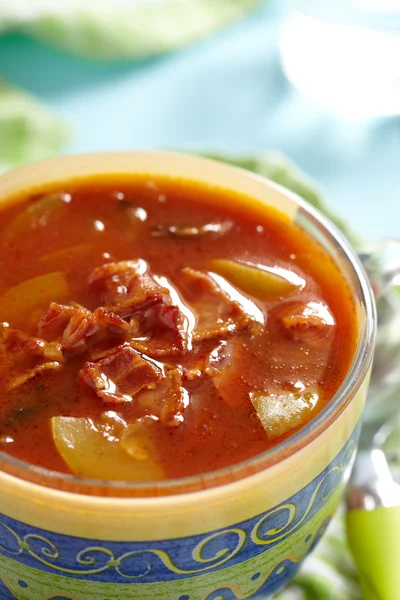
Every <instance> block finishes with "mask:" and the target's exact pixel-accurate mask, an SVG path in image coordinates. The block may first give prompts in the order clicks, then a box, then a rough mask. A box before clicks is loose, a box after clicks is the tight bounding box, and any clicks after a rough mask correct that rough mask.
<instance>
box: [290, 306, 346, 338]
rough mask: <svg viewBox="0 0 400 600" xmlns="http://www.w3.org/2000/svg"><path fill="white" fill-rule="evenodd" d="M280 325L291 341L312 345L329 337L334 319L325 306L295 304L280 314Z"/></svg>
mask: <svg viewBox="0 0 400 600" xmlns="http://www.w3.org/2000/svg"><path fill="white" fill-rule="evenodd" d="M281 323H282V325H283V327H284V328H285V330H286V332H287V333H288V335H289V336H290V337H291V338H292V339H294V340H296V341H299V342H308V343H313V342H317V341H318V340H320V339H322V338H326V337H328V336H330V335H331V333H332V331H333V329H334V326H335V319H334V317H333V315H332V313H331V312H330V310H329V308H328V307H327V306H326V305H325V304H322V303H320V302H307V303H304V302H297V303H296V304H291V305H290V306H289V308H286V309H285V310H284V311H283V312H282V314H281Z"/></svg>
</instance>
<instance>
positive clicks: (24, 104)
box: [0, 80, 67, 173]
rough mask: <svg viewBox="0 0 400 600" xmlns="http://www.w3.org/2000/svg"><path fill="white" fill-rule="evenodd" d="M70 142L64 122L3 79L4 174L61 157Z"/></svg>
mask: <svg viewBox="0 0 400 600" xmlns="http://www.w3.org/2000/svg"><path fill="white" fill-rule="evenodd" d="M66 139H67V128H66V126H65V125H64V123H62V121H61V120H60V119H58V118H57V117H56V116H53V115H52V114H50V113H49V112H48V111H47V110H46V109H45V108H44V107H43V106H42V105H41V104H40V103H39V102H37V101H36V100H35V99H33V98H31V97H30V96H28V95H27V94H25V93H24V92H22V91H20V90H17V89H15V88H14V87H12V86H11V85H9V84H8V83H6V82H4V81H2V80H0V173H2V172H3V171H7V169H11V168H13V167H17V166H18V165H21V164H23V163H27V162H32V161H35V160H40V159H42V158H46V157H48V156H52V155H54V154H57V153H58V152H59V151H60V150H61V148H62V146H63V145H64V143H65V142H66Z"/></svg>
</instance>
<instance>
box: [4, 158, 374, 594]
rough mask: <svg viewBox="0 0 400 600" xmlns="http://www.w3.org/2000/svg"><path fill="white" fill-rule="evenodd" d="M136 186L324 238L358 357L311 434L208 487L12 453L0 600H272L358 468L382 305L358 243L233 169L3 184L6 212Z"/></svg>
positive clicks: (178, 168) (55, 169)
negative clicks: (167, 188) (15, 203)
mask: <svg viewBox="0 0 400 600" xmlns="http://www.w3.org/2000/svg"><path fill="white" fill-rule="evenodd" d="M132 173H146V174H150V175H152V174H153V175H169V176H171V177H180V178H185V179H189V180H196V181H205V182H208V183H210V184H212V185H214V186H220V187H223V188H227V189H232V190H234V191H236V192H238V193H241V194H245V195H246V196H248V197H250V198H253V199H254V204H255V205H258V206H261V207H262V206H265V205H270V206H271V205H272V206H275V207H277V208H279V209H280V210H281V211H283V212H285V213H286V214H287V215H288V217H289V218H290V219H293V220H296V221H297V222H298V223H300V224H301V225H302V226H303V227H305V228H306V229H308V230H309V231H310V232H311V233H312V234H313V235H315V236H317V237H318V239H319V240H320V241H322V243H324V245H325V246H326V248H327V249H328V250H329V252H330V253H331V254H332V256H333V258H334V260H335V261H337V263H338V264H339V266H340V267H341V269H342V271H343V272H344V273H345V275H346V277H347V278H348V280H349V282H350V284H351V286H352V289H353V291H354V297H355V299H356V302H357V307H358V318H359V343H358V348H357V352H356V357H355V360H354V362H353V364H352V366H351V369H350V371H349V373H348V376H347V378H346V380H345V381H344V383H343V385H342V386H341V388H340V390H339V391H338V393H337V394H336V396H335V398H334V399H333V400H332V401H331V403H330V404H329V405H328V406H327V407H326V409H324V410H323V411H322V412H321V413H320V414H319V415H318V416H317V417H316V418H315V419H314V421H313V422H312V423H311V424H310V425H308V426H307V427H305V428H303V429H302V430H301V431H300V432H298V433H297V434H295V435H294V436H293V437H292V438H291V439H289V440H288V441H287V442H285V443H284V444H281V445H280V446H277V447H276V448H275V449H273V450H272V451H269V452H267V453H265V454H263V455H260V456H258V457H256V458H254V459H252V460H249V461H246V462H244V463H241V464H239V465H235V466H234V467H232V468H230V469H224V470H221V471H217V472H215V473H210V474H207V475H205V476H203V477H197V478H189V479H186V480H180V481H173V482H163V483H160V484H157V485H155V486H154V488H153V489H152V490H149V489H148V488H144V487H143V484H142V485H136V486H134V485H132V484H123V483H116V482H114V483H107V482H94V481H85V480H79V479H78V478H75V477H72V476H62V475H57V474H55V473H51V472H49V471H46V470H44V469H38V468H33V467H30V466H29V465H26V464H24V463H22V462H20V461H17V460H13V459H11V458H10V457H7V456H6V455H5V454H0V469H1V470H0V600H11V599H15V598H17V599H19V600H50V599H52V600H67V599H68V600H157V599H160V600H239V599H240V600H242V599H245V598H260V599H261V598H267V597H269V596H270V595H273V594H274V593H275V592H276V591H277V590H279V589H280V588H281V587H283V586H285V585H286V584H287V583H288V582H289V581H290V580H291V579H292V578H293V576H294V575H295V574H296V572H297V570H298V569H299V567H300V566H301V563H302V561H303V559H304V558H305V556H307V554H308V553H309V552H311V551H312V550H313V549H314V547H315V546H316V544H317V543H318V540H319V539H320V537H321V536H322V535H323V533H324V531H325V529H326V527H327V525H328V524H329V521H330V519H331V517H332V515H333V513H334V511H335V509H336V506H337V504H338V501H339V498H340V494H341V490H342V487H343V483H344V481H345V479H346V476H347V474H348V472H349V468H350V466H351V464H352V460H353V458H354V454H355V451H356V448H357V438H358V430H359V426H358V423H359V419H360V415H361V412H362V409H363V405H364V400H365V396H366V392H367V386H368V379H369V372H370V365H371V360H372V354H373V348H374V337H375V309H374V301H373V298H372V294H371V291H370V288H369V284H368V282H367V279H366V276H365V274H364V272H363V270H362V269H361V268H360V265H359V263H358V260H357V258H356V256H355V255H354V253H353V252H352V250H351V249H350V248H349V246H348V244H347V243H346V241H345V240H344V239H343V238H342V237H341V235H340V234H339V233H338V232H337V231H336V230H335V229H334V228H333V226H332V225H330V223H329V222H327V221H326V220H325V219H324V218H323V217H322V216H320V215H319V214H317V213H316V212H315V211H314V209H312V208H311V207H309V206H308V205H307V204H306V203H305V202H304V201H302V200H300V199H299V198H297V197H296V196H295V195H293V194H291V193H289V192H288V191H286V190H284V189H283V188H280V187H279V186H277V185H276V184H273V183H271V182H269V181H268V180H266V179H262V178H259V177H256V176H254V175H251V174H250V173H248V172H246V171H242V170H240V169H236V168H234V167H230V166H227V165H223V164H221V163H216V162H213V161H210V160H205V159H200V158H195V157H191V156H184V155H178V154H173V153H155V152H154V153H152V152H149V153H146V152H145V153H134V152H132V153H109V154H94V155H83V156H68V157H62V158H58V159H55V160H52V161H46V162H43V163H38V164H36V165H33V166H29V167H25V168H22V169H19V170H16V171H13V172H11V173H8V174H7V175H4V176H3V177H2V178H1V179H0V184H1V185H0V190H1V192H0V193H1V198H0V201H2V202H4V203H5V202H7V201H8V200H9V199H11V198H12V197H14V196H15V195H16V194H17V193H18V192H20V191H22V190H26V189H29V190H32V189H35V188H40V187H41V186H43V185H45V184H49V183H56V182H59V181H65V180H70V179H76V178H82V177H88V176H91V175H100V174H104V175H107V174H108V175H115V174H121V175H129V174H132ZM252 202H253V201H252ZM99 493H101V494H103V495H102V496H100V495H99ZM128 496H133V497H128Z"/></svg>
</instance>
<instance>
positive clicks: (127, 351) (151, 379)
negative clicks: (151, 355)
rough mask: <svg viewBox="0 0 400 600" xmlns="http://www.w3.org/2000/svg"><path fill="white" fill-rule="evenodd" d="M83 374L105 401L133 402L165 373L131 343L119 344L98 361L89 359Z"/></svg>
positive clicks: (81, 376) (83, 378)
mask: <svg viewBox="0 0 400 600" xmlns="http://www.w3.org/2000/svg"><path fill="white" fill-rule="evenodd" d="M79 376H80V378H81V380H82V381H83V382H85V383H86V384H87V385H88V386H90V387H91V388H93V389H94V390H95V391H96V393H97V395H98V396H99V397H100V398H101V399H102V400H104V401H105V402H111V403H113V404H119V403H121V402H130V401H131V400H132V398H133V397H134V396H135V395H136V394H137V393H138V392H140V390H142V389H152V388H154V387H155V385H156V384H157V383H158V382H159V381H160V380H161V378H162V373H161V370H160V369H158V368H157V367H156V366H155V365H154V364H153V363H151V362H150V361H148V360H145V359H144V358H143V357H142V356H141V355H140V354H139V353H138V352H135V350H133V348H131V347H130V346H128V345H123V346H118V347H117V348H115V349H114V351H112V352H110V353H109V354H108V355H107V356H105V357H104V358H102V359H101V360H99V361H98V362H87V363H86V364H85V366H84V367H83V369H81V371H80V373H79Z"/></svg>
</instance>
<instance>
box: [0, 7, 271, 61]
mask: <svg viewBox="0 0 400 600" xmlns="http://www.w3.org/2000/svg"><path fill="white" fill-rule="evenodd" d="M260 4H261V0H96V1H94V0H93V1H91V0H53V1H51V0H50V1H49V0H25V1H22V2H21V1H20V0H9V1H8V2H7V1H6V2H0V33H1V32H2V31H17V32H19V33H24V34H28V35H30V36H32V37H34V38H37V39H40V40H42V41H44V42H45V43H48V44H50V45H52V46H54V47H56V48H59V49H61V50H65V51H68V52H71V53H73V54H76V55H79V56H82V57H85V58H90V59H103V60H104V59H107V60H115V59H129V58H138V57H143V56H151V55H155V54H160V53H162V52H168V51H170V50H174V49H176V48H179V47H181V46H183V45H185V44H187V43H189V42H192V41H194V40H197V39H199V38H201V37H203V36H205V35H207V34H209V33H211V32H212V31H214V30H216V29H218V28H220V27H222V26H224V25H227V24H229V23H231V22H232V21H234V20H236V19H238V18H239V17H241V16H243V15H244V14H246V13H247V12H249V11H250V10H252V9H254V8H255V7H256V6H258V5H260Z"/></svg>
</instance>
